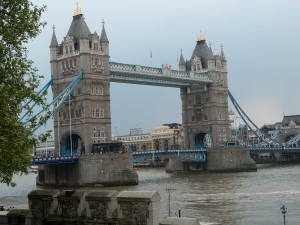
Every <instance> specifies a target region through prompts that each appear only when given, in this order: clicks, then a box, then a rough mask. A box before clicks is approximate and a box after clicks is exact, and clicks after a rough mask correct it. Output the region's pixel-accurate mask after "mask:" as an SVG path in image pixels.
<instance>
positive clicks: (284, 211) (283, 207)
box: [280, 204, 287, 225]
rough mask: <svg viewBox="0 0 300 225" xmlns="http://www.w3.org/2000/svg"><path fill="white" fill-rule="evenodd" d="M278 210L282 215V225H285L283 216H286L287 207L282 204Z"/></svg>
mask: <svg viewBox="0 0 300 225" xmlns="http://www.w3.org/2000/svg"><path fill="white" fill-rule="evenodd" d="M280 209H281V213H282V215H283V224H284V225H285V214H286V211H287V207H285V206H284V204H283V205H282V207H281V208H280Z"/></svg>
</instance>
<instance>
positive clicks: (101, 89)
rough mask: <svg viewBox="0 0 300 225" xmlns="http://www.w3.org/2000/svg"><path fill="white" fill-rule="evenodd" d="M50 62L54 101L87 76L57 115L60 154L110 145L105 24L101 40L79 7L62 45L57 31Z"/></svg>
mask: <svg viewBox="0 0 300 225" xmlns="http://www.w3.org/2000/svg"><path fill="white" fill-rule="evenodd" d="M50 63H51V74H52V78H53V85H52V92H53V98H55V97H56V96H57V95H58V94H59V93H61V92H62V91H63V90H64V89H65V88H66V87H67V85H68V84H69V83H70V82H71V81H72V80H73V79H74V78H75V77H76V76H77V75H78V74H79V73H80V70H83V71H84V74H85V75H84V77H83V79H82V80H81V81H80V83H79V85H78V86H77V87H76V89H75V90H74V91H73V93H72V94H71V96H70V99H69V101H68V102H66V103H65V104H64V105H63V106H62V107H61V108H60V110H59V111H58V113H55V117H54V135H55V137H54V139H55V149H56V151H57V152H56V154H75V153H77V152H79V151H85V152H91V150H92V145H93V144H94V143H103V142H110V141H111V113H110V78H109V41H108V39H107V35H106V32H105V28H104V22H103V26H102V32H101V35H100V37H99V36H98V34H97V33H96V32H94V33H93V34H92V33H91V32H90V30H89V28H88V26H87V24H86V22H85V20H84V16H83V14H82V13H81V11H80V10H79V9H78V8H77V9H76V10H75V13H74V16H73V21H72V23H71V25H70V28H69V31H68V32H67V35H66V37H64V39H63V41H62V42H61V44H58V42H57V38H56V35H55V30H54V28H53V36H52V40H51V44H50ZM59 149H60V150H59ZM58 150H59V151H60V152H58Z"/></svg>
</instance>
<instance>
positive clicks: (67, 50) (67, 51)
mask: <svg viewBox="0 0 300 225" xmlns="http://www.w3.org/2000/svg"><path fill="white" fill-rule="evenodd" d="M66 54H69V48H68V46H66Z"/></svg>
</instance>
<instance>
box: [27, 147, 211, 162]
mask: <svg viewBox="0 0 300 225" xmlns="http://www.w3.org/2000/svg"><path fill="white" fill-rule="evenodd" d="M206 152H207V149H193V150H164V151H155V150H153V151H145V152H133V153H132V155H133V161H134V163H137V162H140V161H143V160H145V159H149V158H152V157H159V156H163V155H165V156H166V155H173V156H174V155H177V156H181V157H183V158H186V159H190V160H195V161H206V155H205V153H206ZM121 153H122V152H120V154H121ZM86 154H87V155H89V154H101V153H86ZM103 154H105V153H103ZM78 157H79V155H78V154H75V155H66V156H48V157H37V158H33V159H32V160H31V163H32V165H49V164H66V163H77V162H78Z"/></svg>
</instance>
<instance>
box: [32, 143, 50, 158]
mask: <svg viewBox="0 0 300 225" xmlns="http://www.w3.org/2000/svg"><path fill="white" fill-rule="evenodd" d="M34 155H35V156H36V157H43V156H49V155H54V141H53V140H50V141H46V142H41V143H39V144H38V145H37V146H35V147H34Z"/></svg>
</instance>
